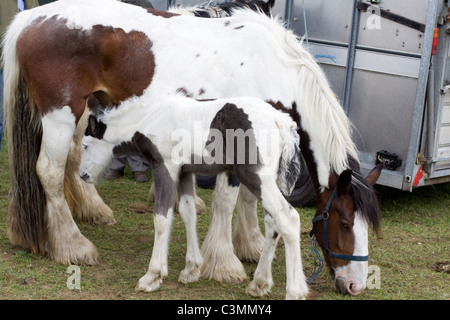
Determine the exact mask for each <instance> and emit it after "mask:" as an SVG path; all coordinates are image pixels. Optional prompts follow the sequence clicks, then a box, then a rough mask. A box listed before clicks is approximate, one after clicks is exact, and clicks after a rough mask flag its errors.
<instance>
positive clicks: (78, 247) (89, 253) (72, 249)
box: [48, 234, 98, 265]
mask: <svg viewBox="0 0 450 320" xmlns="http://www.w3.org/2000/svg"><path fill="white" fill-rule="evenodd" d="M75 239H76V240H74V239H71V241H67V242H66V243H64V242H63V241H59V243H58V244H56V245H51V244H49V248H48V255H49V257H50V258H51V259H52V260H54V261H56V262H58V263H62V264H74V265H97V264H98V260H97V258H98V251H97V248H96V247H95V246H94V244H93V243H92V242H91V241H89V240H88V239H87V238H85V237H84V236H83V235H81V234H80V235H79V236H77V237H76V238H75ZM60 244H61V245H60Z"/></svg>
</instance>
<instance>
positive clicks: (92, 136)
mask: <svg viewBox="0 0 450 320" xmlns="http://www.w3.org/2000/svg"><path fill="white" fill-rule="evenodd" d="M105 131H106V125H105V124H104V123H102V122H101V121H98V120H97V118H96V117H95V116H93V115H90V116H89V120H88V126H87V128H86V132H85V134H84V137H83V141H82V144H83V152H82V154H81V163H80V176H81V178H82V179H83V180H84V181H86V182H89V183H94V182H96V181H98V180H99V178H100V177H101V175H102V173H103V171H104V170H105V169H106V168H107V166H108V164H109V162H110V161H111V159H112V156H113V147H114V145H112V144H110V143H108V142H106V141H105V140H103V135H104V134H105Z"/></svg>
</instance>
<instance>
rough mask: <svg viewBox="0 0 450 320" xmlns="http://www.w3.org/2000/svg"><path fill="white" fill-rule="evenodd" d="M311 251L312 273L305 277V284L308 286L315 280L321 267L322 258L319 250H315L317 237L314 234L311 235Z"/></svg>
mask: <svg viewBox="0 0 450 320" xmlns="http://www.w3.org/2000/svg"><path fill="white" fill-rule="evenodd" d="M311 252H312V256H313V259H314V270H313V273H312V274H311V275H310V276H309V277H308V278H307V279H306V284H307V285H308V286H309V285H310V284H311V283H313V282H314V280H316V278H317V277H318V276H319V274H320V272H321V271H322V268H323V259H322V256H321V255H320V252H319V251H317V239H316V236H315V235H314V234H313V235H312V236H311Z"/></svg>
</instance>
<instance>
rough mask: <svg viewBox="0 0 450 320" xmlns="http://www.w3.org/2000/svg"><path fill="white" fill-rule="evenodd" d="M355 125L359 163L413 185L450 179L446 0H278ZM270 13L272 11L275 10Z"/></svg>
mask: <svg viewBox="0 0 450 320" xmlns="http://www.w3.org/2000/svg"><path fill="white" fill-rule="evenodd" d="M274 11H278V12H279V13H280V14H281V15H282V16H283V19H285V20H286V23H287V25H288V26H289V27H290V28H292V29H293V30H294V31H295V32H296V33H297V34H298V35H301V36H304V41H305V42H306V44H307V45H308V46H309V50H310V52H311V53H312V54H313V55H314V56H315V58H316V60H317V61H318V62H319V63H320V64H321V66H322V68H323V69H324V71H325V73H326V75H327V77H328V79H329V81H330V84H331V86H332V88H333V90H334V91H335V93H336V95H337V96H338V97H339V99H340V100H341V101H342V105H343V108H344V110H345V111H346V113H347V115H348V117H349V118H350V120H351V121H352V123H353V124H354V126H355V130H354V132H355V135H354V141H355V143H356V144H357V147H358V150H359V151H360V154H359V155H360V160H361V169H362V172H363V173H368V172H369V171H370V170H371V169H372V168H373V166H374V165H375V164H376V163H380V162H382V163H384V164H385V170H383V172H382V174H381V176H380V178H379V179H378V181H377V183H378V184H380V185H384V186H389V187H392V188H396V189H401V190H406V191H412V189H413V188H415V187H420V186H424V185H431V184H436V183H442V182H448V181H450V8H449V1H448V0H429V1H425V0H402V1H399V0H371V1H367V0H364V1H362V0H361V1H356V0H355V1H353V0H335V1H326V0H292V1H289V0H287V1H285V2H282V1H279V2H278V3H276V4H275V7H274ZM275 14H276V13H275Z"/></svg>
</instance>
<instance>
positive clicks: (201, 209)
mask: <svg viewBox="0 0 450 320" xmlns="http://www.w3.org/2000/svg"><path fill="white" fill-rule="evenodd" d="M192 178H193V179H194V183H195V176H194V175H193V176H192ZM194 185H195V184H194ZM194 199H195V207H196V210H197V214H205V213H206V204H205V202H204V201H203V199H202V198H200V197H199V196H197V191H196V190H195V189H194ZM147 201H148V202H153V201H155V184H154V183H152V186H151V187H150V191H149V192H148V197H147Z"/></svg>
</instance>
